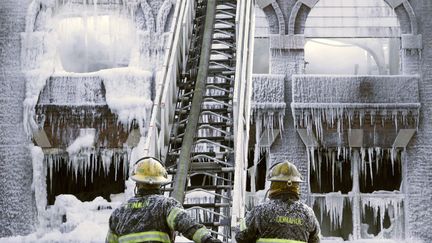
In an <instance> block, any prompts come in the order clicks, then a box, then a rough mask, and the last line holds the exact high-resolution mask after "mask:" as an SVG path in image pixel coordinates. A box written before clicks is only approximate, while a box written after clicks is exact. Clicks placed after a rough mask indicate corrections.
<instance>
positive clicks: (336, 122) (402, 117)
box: [291, 103, 418, 140]
mask: <svg viewBox="0 0 432 243" xmlns="http://www.w3.org/2000/svg"><path fill="white" fill-rule="evenodd" d="M398 105H399V106H403V105H401V104H391V105H389V106H388V107H385V105H383V104H361V103H357V104H340V103H339V104H337V103H322V104H319V103H316V104H314V103H309V104H300V103H292V105H291V106H292V108H293V116H294V122H295V126H296V127H306V129H307V131H308V134H313V132H315V133H316V136H317V139H318V140H322V139H323V131H324V128H325V127H330V128H335V127H336V129H337V132H338V133H339V137H342V134H343V131H344V129H349V128H352V127H353V124H354V122H355V121H354V118H358V119H359V122H360V125H361V126H362V125H363V124H365V120H366V118H369V119H370V120H371V122H373V121H375V119H376V115H377V114H379V115H380V116H381V124H382V126H384V123H385V121H386V120H392V122H393V124H395V129H396V131H397V129H398V127H401V126H407V125H408V122H407V121H408V118H407V117H408V116H409V115H412V116H413V118H414V120H415V124H414V126H415V127H418V110H417V108H416V107H415V106H416V105H415V104H412V106H413V107H412V108H410V107H409V106H411V104H409V105H408V107H405V108H404V107H402V108H401V107H397V106H398ZM344 121H348V127H346V128H344V126H343V124H344Z"/></svg>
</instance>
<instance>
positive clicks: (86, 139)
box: [66, 128, 96, 156]
mask: <svg viewBox="0 0 432 243" xmlns="http://www.w3.org/2000/svg"><path fill="white" fill-rule="evenodd" d="M95 136H96V130H95V129H91V128H90V129H81V130H80V135H79V136H78V137H77V138H76V139H75V140H74V141H73V142H72V144H70V145H69V146H68V147H67V148H66V151H67V152H68V153H69V155H70V156H71V155H75V154H77V153H79V152H80V151H81V150H82V149H88V148H91V147H93V146H94V143H95Z"/></svg>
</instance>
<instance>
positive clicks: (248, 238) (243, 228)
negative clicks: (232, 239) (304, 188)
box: [236, 161, 320, 243]
mask: <svg viewBox="0 0 432 243" xmlns="http://www.w3.org/2000/svg"><path fill="white" fill-rule="evenodd" d="M267 180H269V181H271V185H270V190H269V199H270V200H268V201H266V202H264V203H262V204H260V205H258V206H256V207H255V208H254V209H252V210H251V211H250V212H248V214H247V215H246V219H245V220H244V221H242V223H241V225H240V232H239V233H238V234H237V235H236V240H237V242H238V243H250V242H258V243H273V242H275V243H276V242H277V243H303V242H304V243H306V242H307V243H317V242H320V238H319V235H320V228H319V224H318V220H317V219H316V216H315V214H314V212H313V211H312V209H311V208H310V207H309V206H307V205H306V204H304V203H302V202H300V201H299V199H300V185H299V183H301V182H303V178H302V176H301V174H300V172H299V171H298V170H297V168H296V166H295V165H293V164H292V163H290V162H288V161H285V162H283V163H279V164H277V165H276V166H274V167H273V168H272V169H271V171H270V173H269V175H268V177H267Z"/></svg>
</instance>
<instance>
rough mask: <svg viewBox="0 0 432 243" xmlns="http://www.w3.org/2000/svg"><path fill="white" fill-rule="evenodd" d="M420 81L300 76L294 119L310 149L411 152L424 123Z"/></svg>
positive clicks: (296, 78)
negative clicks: (411, 143) (420, 122)
mask: <svg viewBox="0 0 432 243" xmlns="http://www.w3.org/2000/svg"><path fill="white" fill-rule="evenodd" d="M418 82H419V77H418V76H330V75H294V76H293V79H292V97H293V102H292V104H291V108H292V113H293V117H294V121H295V126H296V128H297V131H298V133H299V135H300V137H301V138H302V140H303V142H304V143H305V145H306V146H308V147H318V146H323V147H381V148H398V147H406V146H407V145H408V143H409V141H410V139H411V138H412V136H413V135H414V133H415V132H416V129H417V126H418V117H419V109H420V103H419V90H418Z"/></svg>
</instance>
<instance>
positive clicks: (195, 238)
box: [192, 227, 210, 242]
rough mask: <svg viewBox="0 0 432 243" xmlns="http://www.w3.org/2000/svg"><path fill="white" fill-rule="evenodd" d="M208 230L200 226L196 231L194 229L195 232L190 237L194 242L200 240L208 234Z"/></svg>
mask: <svg viewBox="0 0 432 243" xmlns="http://www.w3.org/2000/svg"><path fill="white" fill-rule="evenodd" d="M209 234H210V232H209V231H208V230H207V229H206V227H202V228H200V229H198V230H197V231H195V234H194V235H193V236H192V239H193V241H194V242H201V239H202V238H203V237H204V236H205V235H209Z"/></svg>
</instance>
